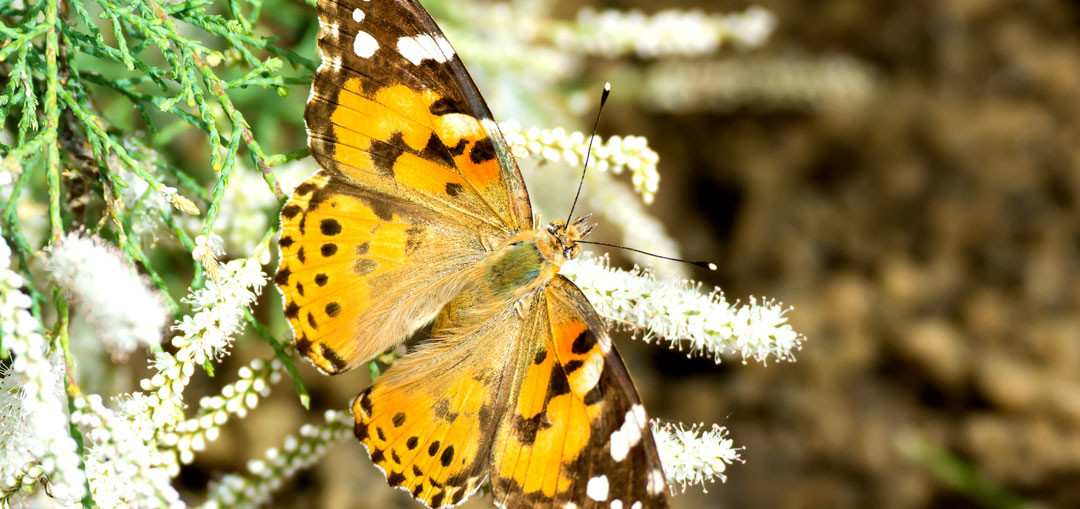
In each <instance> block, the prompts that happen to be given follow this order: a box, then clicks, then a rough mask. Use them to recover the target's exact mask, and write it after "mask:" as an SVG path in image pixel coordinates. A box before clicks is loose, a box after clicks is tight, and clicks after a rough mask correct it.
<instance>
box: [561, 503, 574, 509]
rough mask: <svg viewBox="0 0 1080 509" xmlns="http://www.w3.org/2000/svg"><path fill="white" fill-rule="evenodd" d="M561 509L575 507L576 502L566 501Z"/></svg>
mask: <svg viewBox="0 0 1080 509" xmlns="http://www.w3.org/2000/svg"><path fill="white" fill-rule="evenodd" d="M563 509H577V504H575V503H573V502H567V503H566V505H564V506H563Z"/></svg>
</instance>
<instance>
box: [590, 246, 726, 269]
mask: <svg viewBox="0 0 1080 509" xmlns="http://www.w3.org/2000/svg"><path fill="white" fill-rule="evenodd" d="M577 243H578V244H592V245H594V246H606V247H614V248H618V249H625V250H627V251H633V252H635V253H641V254H643V255H647V256H651V257H653V258H659V259H661V260H670V261H673V262H680V263H689V264H690V265H693V266H695V267H701V268H703V269H709V270H716V268H717V267H716V264H715V263H712V262H695V261H691V260H684V259H682V258H672V257H670V256H661V255H658V254H656V253H650V252H648V251H642V250H640V249H634V248H632V247H626V246H620V245H618V244H608V243H607V242H593V241H590V240H579V241H577Z"/></svg>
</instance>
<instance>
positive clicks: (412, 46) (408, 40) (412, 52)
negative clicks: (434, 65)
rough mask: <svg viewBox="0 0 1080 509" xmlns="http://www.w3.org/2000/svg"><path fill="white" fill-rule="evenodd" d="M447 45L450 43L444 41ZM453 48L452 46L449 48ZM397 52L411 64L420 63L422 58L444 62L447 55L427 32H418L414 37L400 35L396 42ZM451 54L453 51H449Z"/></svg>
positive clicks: (447, 58)
mask: <svg viewBox="0 0 1080 509" xmlns="http://www.w3.org/2000/svg"><path fill="white" fill-rule="evenodd" d="M446 46H447V47H449V46H450V43H446ZM451 49H453V48H451ZM397 50H398V53H401V56H403V57H405V60H408V61H409V62H410V63H412V65H420V64H421V63H422V62H423V61H424V60H428V59H431V60H434V61H436V62H439V63H440V64H441V63H444V62H446V61H447V60H449V57H447V56H446V54H445V53H444V52H443V51H442V50H441V49H440V44H439V43H438V42H435V39H433V38H432V37H431V36H430V35H428V34H420V35H417V36H415V37H401V38H399V39H398V42H397ZM451 55H453V53H451Z"/></svg>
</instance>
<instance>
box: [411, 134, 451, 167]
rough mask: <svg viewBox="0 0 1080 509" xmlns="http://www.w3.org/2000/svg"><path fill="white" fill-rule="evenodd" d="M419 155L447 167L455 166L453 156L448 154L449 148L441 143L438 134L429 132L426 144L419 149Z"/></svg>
mask: <svg viewBox="0 0 1080 509" xmlns="http://www.w3.org/2000/svg"><path fill="white" fill-rule="evenodd" d="M419 155H420V157H423V158H424V159H427V160H429V161H435V162H437V163H439V164H441V165H443V166H445V167H447V168H457V164H455V163H454V158H453V157H452V156H451V155H450V149H449V147H447V146H446V144H445V143H443V141H442V139H440V138H439V135H437V134H435V133H431V136H428V141H427V145H424V148H423V149H422V150H421V151H420V154H419Z"/></svg>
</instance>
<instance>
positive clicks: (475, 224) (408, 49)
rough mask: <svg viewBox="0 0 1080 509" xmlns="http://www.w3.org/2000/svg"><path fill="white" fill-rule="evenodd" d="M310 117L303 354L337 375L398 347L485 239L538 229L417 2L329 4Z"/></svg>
mask: <svg viewBox="0 0 1080 509" xmlns="http://www.w3.org/2000/svg"><path fill="white" fill-rule="evenodd" d="M318 15H319V26H320V35H319V41H318V49H319V52H320V55H321V57H322V65H321V66H320V67H319V69H318V71H317V72H316V73H315V79H314V82H313V84H312V89H311V97H310V98H309V100H308V104H307V108H306V110H305V113H304V119H305V121H306V123H307V128H308V137H309V141H308V144H309V147H310V149H311V153H312V155H313V156H314V157H315V159H316V161H318V163H319V165H320V166H321V167H322V170H320V171H319V172H317V173H316V174H315V175H313V176H312V177H311V178H309V179H308V180H307V181H305V182H304V183H302V184H301V185H300V186H298V187H297V188H296V190H295V192H294V193H293V195H292V198H291V199H290V200H289V202H288V203H287V204H286V205H285V207H284V208H283V209H282V212H281V222H282V237H281V241H280V247H281V264H280V266H279V270H278V272H277V275H276V276H275V278H274V281H275V283H276V284H277V286H278V288H279V289H280V290H281V292H282V294H283V296H284V300H285V314H286V317H287V318H288V320H289V323H290V325H291V326H292V328H293V332H294V334H295V336H296V345H297V348H298V350H299V351H300V352H301V353H302V354H303V355H305V356H307V357H308V358H309V359H311V360H312V361H313V362H314V363H315V365H316V366H318V367H319V368H321V369H322V370H323V371H325V372H329V373H338V372H341V371H344V370H346V369H349V368H351V367H353V366H355V365H357V364H359V363H361V362H364V361H366V360H368V359H370V358H372V357H373V356H375V355H377V354H378V353H380V352H382V351H384V350H386V349H387V348H389V347H390V346H393V345H394V344H396V343H398V342H400V341H401V340H402V339H404V338H405V337H407V336H408V335H409V334H410V333H412V332H413V331H415V330H416V329H417V328H418V327H420V326H422V325H423V324H424V323H426V322H427V321H429V320H430V319H431V318H432V317H433V316H434V315H435V314H436V313H437V312H438V310H439V309H440V308H441V306H442V305H443V304H444V303H445V302H447V301H448V300H449V299H450V298H451V297H452V296H453V295H454V294H455V293H456V291H457V289H458V288H459V286H460V284H461V280H460V278H458V277H456V276H455V275H457V274H460V273H461V271H462V270H463V269H464V268H467V267H469V266H472V265H474V264H475V263H477V262H478V261H479V260H480V259H482V257H483V256H484V253H485V247H484V246H485V242H487V241H489V240H491V239H496V240H497V239H502V238H505V237H506V236H508V235H509V234H511V233H513V232H516V231H519V230H521V229H526V228H531V227H532V221H533V219H532V212H531V206H530V204H529V197H528V194H527V193H526V191H525V184H524V181H523V180H522V178H521V173H520V171H519V170H518V168H517V164H516V162H515V161H514V159H513V157H512V156H510V154H509V152H508V151H507V149H506V143H505V141H504V140H503V138H502V135H501V134H500V132H499V130H498V127H497V126H496V125H495V123H494V122H493V121H492V120H491V113H490V111H488V108H487V106H486V105H485V104H484V102H483V100H482V99H481V98H480V95H479V93H478V92H477V90H476V86H475V85H474V84H473V82H472V80H471V78H469V75H468V74H467V72H466V71H465V68H464V66H463V65H462V63H461V60H460V59H459V58H458V57H457V55H456V54H455V52H454V50H453V48H452V47H451V46H450V44H449V43H448V42H446V38H445V37H444V36H443V34H442V32H441V31H439V29H438V27H437V26H436V25H435V23H434V22H433V21H432V20H431V18H430V17H429V16H428V15H427V13H426V12H424V10H423V9H422V8H421V7H420V6H419V5H418V4H417V3H416V2H415V1H408V0H380V1H375V2H371V1H366V0H321V1H320V2H319V3H318Z"/></svg>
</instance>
